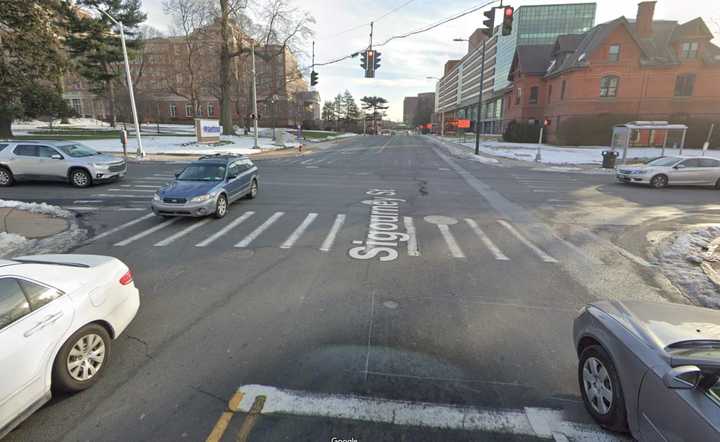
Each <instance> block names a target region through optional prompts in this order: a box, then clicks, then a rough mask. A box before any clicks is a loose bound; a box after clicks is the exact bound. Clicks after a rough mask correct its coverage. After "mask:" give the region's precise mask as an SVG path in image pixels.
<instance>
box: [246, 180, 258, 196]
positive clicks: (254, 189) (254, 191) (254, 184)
mask: <svg viewBox="0 0 720 442" xmlns="http://www.w3.org/2000/svg"><path fill="white" fill-rule="evenodd" d="M257 194H258V182H257V180H256V179H254V178H253V180H252V183H250V192H248V194H247V199H249V200H252V199H255V197H256V196H257Z"/></svg>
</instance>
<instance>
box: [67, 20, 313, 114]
mask: <svg viewBox="0 0 720 442" xmlns="http://www.w3.org/2000/svg"><path fill="white" fill-rule="evenodd" d="M219 42H220V33H219V25H218V24H212V25H210V26H208V27H207V28H205V29H202V30H198V31H196V35H195V36H194V38H193V41H192V43H191V44H192V46H191V45H190V44H188V42H187V41H186V39H185V38H184V37H162V38H153V39H148V40H146V41H145V42H144V47H143V49H142V52H141V53H140V54H138V56H137V57H135V58H134V59H133V60H131V70H132V73H133V86H134V89H135V100H136V104H137V108H138V114H139V118H140V120H141V121H143V122H177V123H180V122H191V121H192V120H193V119H194V118H196V117H203V118H219V117H220V102H219V100H218V96H219V95H220V87H219V64H220V57H219V48H220V43H219ZM248 43H249V38H248V37H247V36H245V35H244V34H243V33H241V32H240V31H239V30H237V29H235V30H234V31H233V37H232V46H233V48H234V50H235V49H237V48H239V47H240V45H241V44H242V45H243V46H245V47H247V45H248ZM190 53H192V55H191V56H190V55H189V54H190ZM255 63H256V72H257V100H258V113H259V114H260V125H261V126H271V125H277V126H279V127H280V126H289V125H294V124H296V123H297V122H301V121H303V120H305V119H307V118H308V117H310V118H311V119H315V118H313V117H314V116H315V115H316V114H317V112H319V110H316V109H319V103H320V99H319V95H318V94H317V93H316V92H309V91H308V86H307V83H306V82H305V80H304V79H303V76H302V74H301V72H300V70H299V68H298V62H297V59H296V58H295V56H294V55H293V54H292V53H290V51H289V50H287V49H283V48H282V47H280V46H277V45H270V46H263V47H259V48H256V57H255ZM251 66H252V65H251V57H250V54H247V53H244V54H242V55H240V56H238V57H234V58H233V59H232V64H231V78H232V86H231V103H232V112H233V120H234V121H235V122H236V124H238V125H243V124H249V115H250V114H251V113H252V106H251V104H252V102H251V100H250V97H251V91H252V83H251V82H252V74H251V72H252V71H251ZM118 69H122V67H121V66H119V67H118ZM124 80H125V77H124V76H122V77H121V80H120V81H119V83H120V84H119V85H118V87H117V88H116V92H115V95H116V113H117V114H118V115H119V116H121V117H123V118H125V119H129V115H130V109H129V103H128V98H127V97H128V94H127V88H126V87H125V81H124ZM64 97H65V99H67V100H68V101H69V103H70V105H71V106H72V107H73V109H75V111H76V112H77V113H78V114H80V115H85V116H92V117H96V118H99V119H106V118H107V117H108V116H109V112H108V111H107V110H108V106H109V103H108V100H107V99H106V97H102V96H98V95H96V94H94V93H93V92H92V91H91V90H90V85H89V84H88V82H87V81H85V80H84V79H82V78H81V77H79V76H78V75H73V74H72V73H71V74H68V75H67V76H66V78H65V94H64Z"/></svg>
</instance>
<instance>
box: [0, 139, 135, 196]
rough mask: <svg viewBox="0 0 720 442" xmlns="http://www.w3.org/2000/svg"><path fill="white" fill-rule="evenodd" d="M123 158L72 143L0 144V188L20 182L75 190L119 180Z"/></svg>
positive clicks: (125, 170)
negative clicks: (66, 185) (49, 183)
mask: <svg viewBox="0 0 720 442" xmlns="http://www.w3.org/2000/svg"><path fill="white" fill-rule="evenodd" d="M126 173H127V163H126V162H125V160H124V159H122V158H117V157H113V156H111V155H103V154H100V153H98V152H96V151H95V150H93V149H91V148H89V147H87V146H84V145H82V144H80V143H77V142H75V141H1V140H0V186H12V185H13V184H14V183H15V181H20V180H51V181H67V182H70V184H72V185H74V186H77V187H88V186H91V185H92V184H93V183H94V182H98V181H107V180H112V179H120V178H123V177H124V176H125V174H126Z"/></svg>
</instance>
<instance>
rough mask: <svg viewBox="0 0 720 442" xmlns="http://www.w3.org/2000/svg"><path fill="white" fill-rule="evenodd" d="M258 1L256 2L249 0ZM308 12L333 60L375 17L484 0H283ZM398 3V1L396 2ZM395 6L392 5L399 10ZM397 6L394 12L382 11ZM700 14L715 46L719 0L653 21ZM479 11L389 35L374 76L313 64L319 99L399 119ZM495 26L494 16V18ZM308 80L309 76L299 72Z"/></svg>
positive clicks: (392, 25)
mask: <svg viewBox="0 0 720 442" xmlns="http://www.w3.org/2000/svg"><path fill="white" fill-rule="evenodd" d="M251 1H256V2H257V1H263V0H251ZM290 1H291V2H293V4H294V5H295V6H296V7H298V8H300V9H304V10H306V11H308V12H309V13H310V14H311V15H312V16H313V17H314V18H315V20H316V23H315V24H314V25H313V28H314V30H315V36H314V40H315V61H316V62H317V63H321V62H325V61H329V60H334V59H336V58H339V57H343V56H346V55H349V54H351V53H353V52H356V51H359V50H361V49H364V48H366V47H367V45H368V42H369V32H370V26H369V23H370V21H374V22H375V26H374V36H373V42H375V43H378V42H382V41H384V40H386V39H387V38H389V37H391V36H394V35H399V34H403V33H407V32H409V31H413V30H416V29H419V28H422V27H424V26H427V25H430V24H433V23H436V22H439V21H441V20H442V19H444V18H449V17H450V16H453V15H455V14H457V13H459V12H462V11H465V10H468V9H471V8H472V7H474V6H481V5H483V4H484V3H487V1H488V0H471V1H468V0H445V1H437V0H302V1H298V0H290ZM580 2H581V1H579V0H509V1H508V0H505V3H504V4H505V5H509V6H514V7H515V8H517V7H519V6H522V5H538V4H558V3H580ZM595 3H597V11H596V18H595V20H596V24H597V23H603V22H606V21H609V20H613V19H615V18H617V17H619V16H621V15H624V16H625V17H627V18H635V15H636V13H637V1H633V0H630V1H628V0H596V2H595ZM403 5H404V6H403ZM398 7H399V8H398ZM143 8H144V9H145V11H146V12H147V14H148V23H147V24H149V25H151V26H153V27H155V28H157V29H159V30H161V31H164V32H166V31H167V27H168V25H169V23H170V19H169V18H168V17H167V16H165V15H164V13H163V9H162V0H143ZM396 8H398V9H397V10H396V11H395V12H392V13H390V14H388V12H390V11H393V10H394V9H396ZM698 16H699V17H702V18H703V19H705V22H706V23H707V24H708V27H709V28H710V30H711V31H712V32H713V33H714V34H715V36H716V38H715V40H714V43H716V44H720V1H718V0H658V2H657V3H656V6H655V19H656V20H658V19H663V20H677V21H679V22H681V23H683V22H686V21H688V20H691V19H693V18H695V17H698ZM483 20H484V16H483V10H479V11H477V12H473V13H471V14H468V15H466V16H464V17H462V18H460V19H457V20H455V21H451V22H449V23H447V24H444V25H442V26H439V27H437V28H435V29H432V30H430V31H428V32H425V33H422V34H419V35H414V36H411V37H408V38H405V39H399V40H393V41H392V42H390V43H388V44H387V45H386V46H384V47H382V48H378V50H379V51H380V52H381V53H382V56H381V62H380V64H381V67H380V68H379V70H378V71H377V72H376V73H375V78H374V79H370V78H364V72H363V69H362V68H361V67H360V59H359V57H358V58H351V59H348V60H344V61H341V62H338V63H335V64H332V65H329V66H322V67H317V68H316V71H317V72H318V74H319V83H318V85H317V86H316V90H318V91H319V92H320V96H321V99H322V100H323V101H326V100H332V98H333V97H334V96H335V95H337V94H338V93H342V92H344V91H345V90H346V89H347V90H349V91H350V93H352V94H353V96H354V97H355V99H356V100H357V101H359V99H360V98H361V97H363V96H366V95H376V96H381V97H384V98H385V99H387V100H388V101H389V104H390V108H389V109H388V111H387V112H388V117H389V118H390V119H392V120H396V121H401V120H402V102H403V98H404V97H406V96H414V95H417V94H418V93H420V92H433V91H435V82H436V80H434V79H428V78H427V77H440V76H441V75H442V70H443V66H444V64H445V62H446V61H447V60H450V59H458V58H462V57H463V56H464V55H465V53H466V52H467V43H464V42H453V39H454V38H467V37H469V36H470V34H472V33H473V31H474V30H475V29H477V28H478V27H481V26H482V21H483ZM496 24H498V21H497V19H496ZM310 48H311V41H308V42H307V51H306V53H305V54H300V63H301V65H302V66H309V65H310V57H309V55H310ZM306 79H307V81H308V83H309V74H308V78H306Z"/></svg>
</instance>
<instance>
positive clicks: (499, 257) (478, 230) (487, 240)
mask: <svg viewBox="0 0 720 442" xmlns="http://www.w3.org/2000/svg"><path fill="white" fill-rule="evenodd" d="M465 222H466V223H468V225H469V226H470V228H471V229H472V230H473V231H474V232H475V234H476V235H477V236H478V237H480V241H482V242H483V244H485V247H487V248H488V250H490V253H492V254H493V256H494V257H495V259H497V260H498V261H510V258H508V257H507V256H505V254H504V253H503V252H501V251H500V249H499V248H498V246H496V245H495V243H493V242H492V240H490V237H489V236H487V234H486V233H485V232H483V230H482V229H481V228H480V226H478V224H477V223H476V222H475V220H474V219H470V218H465Z"/></svg>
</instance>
